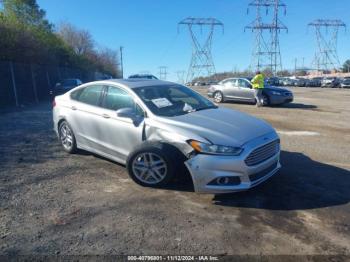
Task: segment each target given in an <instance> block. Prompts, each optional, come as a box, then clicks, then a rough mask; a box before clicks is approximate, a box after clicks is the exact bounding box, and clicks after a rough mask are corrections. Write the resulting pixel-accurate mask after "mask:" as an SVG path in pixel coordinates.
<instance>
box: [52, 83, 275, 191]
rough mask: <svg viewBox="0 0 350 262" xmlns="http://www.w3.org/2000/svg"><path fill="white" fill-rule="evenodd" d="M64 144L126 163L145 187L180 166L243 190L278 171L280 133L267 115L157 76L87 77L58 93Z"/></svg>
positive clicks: (207, 182)
mask: <svg viewBox="0 0 350 262" xmlns="http://www.w3.org/2000/svg"><path fill="white" fill-rule="evenodd" d="M53 106H54V107H53V121H54V130H55V131H56V133H57V135H58V137H59V140H60V142H61V143H62V146H63V149H64V150H65V151H67V152H69V153H74V152H76V150H77V149H83V150H87V151H90V152H93V153H95V154H98V155H101V156H103V157H106V158H108V159H111V160H114V161H116V162H118V163H121V164H125V165H126V166H127V170H128V173H129V175H130V177H131V178H132V179H133V180H134V181H135V182H136V183H138V184H140V185H142V186H154V187H159V186H164V185H165V184H167V183H169V182H171V180H172V179H173V178H174V176H176V175H177V174H178V172H179V170H180V169H181V167H182V166H184V165H185V167H186V168H187V169H188V171H189V173H190V175H191V177H192V181H193V184H194V189H195V191H196V192H201V193H215V194H216V193H227V192H236V191H241V190H247V189H249V188H251V187H254V186H256V185H258V184H260V183H261V182H263V181H265V180H267V179H268V178H270V177H271V176H273V175H274V174H276V173H277V171H278V170H279V169H280V167H281V165H280V162H279V156H280V140H279V137H278V135H277V134H276V132H275V130H274V129H273V128H272V127H271V126H270V125H269V124H268V123H266V122H265V121H263V120H260V119H257V118H255V117H252V116H250V115H248V114H245V113H242V112H239V111H235V110H231V109H227V108H223V107H218V106H216V105H215V104H214V103H213V102H211V101H210V100H208V99H206V98H204V97H203V96H201V95H200V94H198V93H197V92H195V91H193V90H192V89H190V88H188V87H185V86H182V85H179V84H175V83H171V82H166V81H160V80H146V79H124V80H108V81H98V82H91V83H88V84H84V85H81V86H79V87H76V88H75V89H73V90H71V91H69V92H67V93H65V94H63V95H61V96H57V97H56V98H55V101H54V102H53Z"/></svg>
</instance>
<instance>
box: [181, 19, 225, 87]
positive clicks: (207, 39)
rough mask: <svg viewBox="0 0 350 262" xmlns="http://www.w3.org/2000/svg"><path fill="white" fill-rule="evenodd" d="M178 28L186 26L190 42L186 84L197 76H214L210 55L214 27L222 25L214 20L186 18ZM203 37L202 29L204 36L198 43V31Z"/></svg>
mask: <svg viewBox="0 0 350 262" xmlns="http://www.w3.org/2000/svg"><path fill="white" fill-rule="evenodd" d="M178 26H186V27H187V28H188V31H189V33H190V36H191V40H192V58H191V63H190V66H189V69H188V72H187V77H186V82H189V81H192V80H193V79H194V78H196V77H199V76H211V75H214V74H215V72H216V70H215V66H214V61H213V56H212V53H211V50H212V43H213V34H214V30H215V28H216V27H221V28H222V29H223V28H224V24H223V23H222V22H220V21H219V20H217V19H215V18H193V17H188V18H185V19H183V20H182V21H180V22H179V23H178ZM196 29H200V33H201V34H202V37H203V29H204V30H205V32H206V34H205V35H204V41H200V37H199V35H198V30H196Z"/></svg>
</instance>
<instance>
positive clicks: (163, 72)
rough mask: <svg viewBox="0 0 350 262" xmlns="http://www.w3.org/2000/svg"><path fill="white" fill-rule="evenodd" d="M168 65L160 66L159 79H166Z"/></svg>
mask: <svg viewBox="0 0 350 262" xmlns="http://www.w3.org/2000/svg"><path fill="white" fill-rule="evenodd" d="M167 70H168V67H167V66H160V67H159V79H160V80H166V77H167V75H168V72H167Z"/></svg>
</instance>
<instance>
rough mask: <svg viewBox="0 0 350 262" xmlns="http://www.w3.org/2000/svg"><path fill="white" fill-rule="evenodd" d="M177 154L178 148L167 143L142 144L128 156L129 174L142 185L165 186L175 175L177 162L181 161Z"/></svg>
mask: <svg viewBox="0 0 350 262" xmlns="http://www.w3.org/2000/svg"><path fill="white" fill-rule="evenodd" d="M177 156H178V152H177V151H176V149H174V148H173V147H171V146H167V145H165V144H145V145H142V146H141V147H139V148H138V149H136V150H135V151H134V152H132V153H131V154H130V155H129V157H128V160H127V170H128V173H129V176H130V177H131V179H132V180H134V182H135V183H137V184H139V185H141V186H145V187H162V186H165V185H167V184H168V183H169V182H170V181H171V180H172V179H173V177H174V174H175V168H176V166H178V163H176V162H177V161H180V159H178V158H177ZM152 162H153V163H152ZM175 164H176V166H175Z"/></svg>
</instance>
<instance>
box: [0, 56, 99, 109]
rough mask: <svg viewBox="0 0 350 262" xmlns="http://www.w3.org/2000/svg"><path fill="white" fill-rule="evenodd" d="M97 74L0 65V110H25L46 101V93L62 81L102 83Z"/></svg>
mask: <svg viewBox="0 0 350 262" xmlns="http://www.w3.org/2000/svg"><path fill="white" fill-rule="evenodd" d="M103 77H104V75H103V74H101V73H99V72H86V71H83V70H80V69H76V68H68V67H58V66H50V65H36V64H24V63H14V62H11V61H0V108H5V107H11V106H25V105H30V104H34V103H39V102H41V101H44V100H48V99H49V98H50V90H52V89H53V87H54V86H55V85H56V83H58V82H61V81H62V80H63V79H70V78H77V79H80V80H81V81H82V82H83V83H85V82H90V81H94V80H98V79H103Z"/></svg>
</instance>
